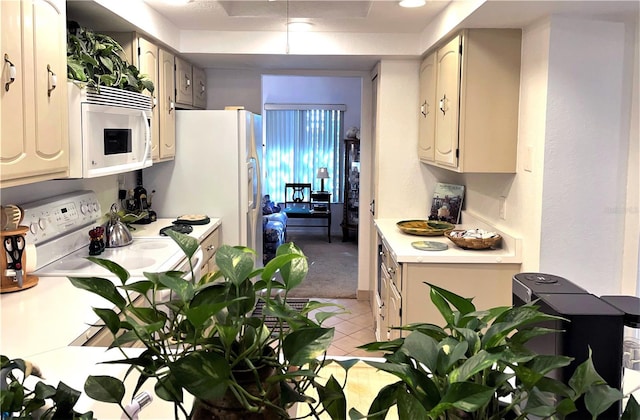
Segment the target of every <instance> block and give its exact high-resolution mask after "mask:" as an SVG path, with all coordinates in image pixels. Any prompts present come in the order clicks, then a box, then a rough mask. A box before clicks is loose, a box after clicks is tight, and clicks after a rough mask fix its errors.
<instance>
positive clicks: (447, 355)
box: [438, 338, 469, 373]
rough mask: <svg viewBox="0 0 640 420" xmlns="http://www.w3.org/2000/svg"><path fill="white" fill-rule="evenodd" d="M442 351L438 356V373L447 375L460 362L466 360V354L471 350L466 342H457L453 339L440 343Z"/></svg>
mask: <svg viewBox="0 0 640 420" xmlns="http://www.w3.org/2000/svg"><path fill="white" fill-rule="evenodd" d="M438 346H439V347H440V349H442V351H440V352H439V354H438V372H440V373H445V372H449V370H450V369H451V368H452V367H453V366H454V365H455V364H456V363H457V362H458V361H459V360H463V359H465V353H466V352H467V349H468V348H469V345H468V344H467V342H466V341H457V340H455V339H453V338H451V339H445V340H442V341H441V342H440V343H438Z"/></svg>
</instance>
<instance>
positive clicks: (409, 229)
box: [396, 219, 456, 236]
mask: <svg viewBox="0 0 640 420" xmlns="http://www.w3.org/2000/svg"><path fill="white" fill-rule="evenodd" d="M396 225H397V226H398V228H399V229H400V230H401V231H403V232H404V233H407V234H409V235H417V236H442V235H443V234H444V233H445V232H447V231H450V230H453V229H454V228H455V227H456V226H455V225H454V224H452V223H448V222H441V221H439V220H419V219H416V220H401V221H400V222H398V223H396Z"/></svg>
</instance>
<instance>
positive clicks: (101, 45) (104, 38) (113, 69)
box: [67, 22, 154, 93]
mask: <svg viewBox="0 0 640 420" xmlns="http://www.w3.org/2000/svg"><path fill="white" fill-rule="evenodd" d="M121 53H123V50H122V46H121V45H120V44H119V43H118V42H117V41H115V40H114V39H113V38H111V37H110V36H108V35H105V34H99V33H95V32H93V31H91V30H89V29H87V28H84V27H81V26H80V25H78V24H77V23H75V22H70V23H69V24H68V28H67V78H68V79H70V80H76V81H79V82H84V83H86V84H87V86H89V87H94V88H99V87H100V86H108V87H114V88H119V89H124V90H130V91H133V92H138V93H142V92H143V91H144V90H145V89H146V90H148V91H149V92H151V93H153V90H154V86H153V82H152V81H151V80H149V79H148V78H147V76H146V75H144V74H140V72H139V70H138V68H137V67H136V66H134V65H133V64H130V63H128V62H127V61H126V60H124V59H123V58H122V56H121V55H120V54H121Z"/></svg>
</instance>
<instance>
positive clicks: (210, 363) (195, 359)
mask: <svg viewBox="0 0 640 420" xmlns="http://www.w3.org/2000/svg"><path fill="white" fill-rule="evenodd" d="M170 369H171V373H172V374H173V375H174V376H175V378H176V381H177V383H179V384H181V385H182V386H183V387H184V388H185V389H186V390H187V391H189V392H190V393H191V394H192V395H193V396H195V397H197V398H201V399H203V400H208V399H213V398H220V397H222V396H223V395H224V394H225V392H226V390H227V381H228V378H229V376H230V374H231V369H230V367H229V364H228V363H227V361H226V360H225V358H224V357H223V356H221V355H219V354H217V353H212V352H207V353H203V352H198V353H189V354H188V355H186V356H185V357H183V358H181V359H178V360H176V362H175V363H174V364H173V365H172V366H170Z"/></svg>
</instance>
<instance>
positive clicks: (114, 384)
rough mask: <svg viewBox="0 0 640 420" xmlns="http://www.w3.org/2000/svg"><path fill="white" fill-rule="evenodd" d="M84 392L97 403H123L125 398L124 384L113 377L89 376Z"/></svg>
mask: <svg viewBox="0 0 640 420" xmlns="http://www.w3.org/2000/svg"><path fill="white" fill-rule="evenodd" d="M84 392H85V393H86V394H87V395H88V396H89V397H90V398H92V399H94V400H96V401H102V402H107V403H118V404H119V403H121V402H122V398H123V397H124V392H125V389H124V384H123V383H122V381H121V380H119V379H116V378H114V377H111V376H92V375H89V377H87V380H86V381H85V383H84Z"/></svg>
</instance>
